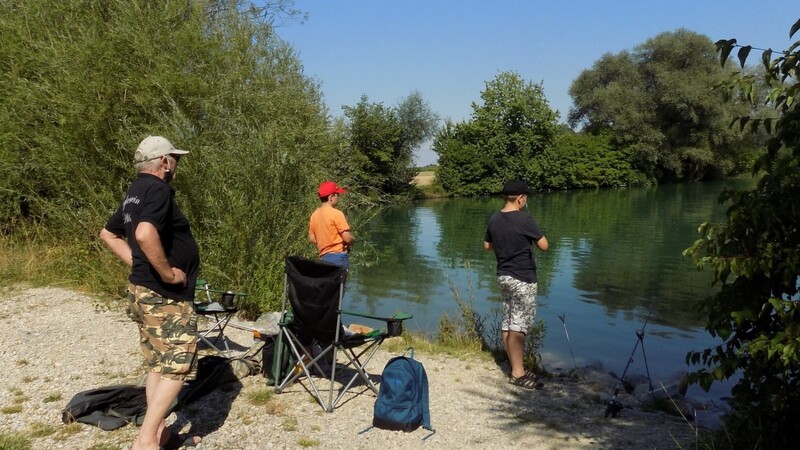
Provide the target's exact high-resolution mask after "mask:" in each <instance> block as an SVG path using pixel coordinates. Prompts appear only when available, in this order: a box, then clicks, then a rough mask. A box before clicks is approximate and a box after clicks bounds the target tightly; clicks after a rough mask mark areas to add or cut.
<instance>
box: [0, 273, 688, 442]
mask: <svg viewBox="0 0 800 450" xmlns="http://www.w3.org/2000/svg"><path fill="white" fill-rule="evenodd" d="M101 304H102V302H99V301H97V300H96V299H93V298H91V297H87V296H85V295H83V294H79V293H76V292H73V291H70V290H65V289H60V288H35V289H23V288H14V289H9V288H7V289H5V290H4V291H3V292H2V293H0V311H3V313H2V323H3V326H2V327H0V339H2V342H4V343H5V345H4V346H3V348H2V350H1V351H0V364H2V374H3V375H2V379H3V388H2V390H0V411H1V412H0V433H2V434H8V433H21V434H23V435H25V436H27V437H28V439H30V441H31V442H32V448H34V449H95V450H99V449H120V448H128V447H129V446H130V443H131V442H132V441H133V439H134V437H135V435H136V432H137V429H136V428H135V427H134V426H131V425H128V426H126V427H123V428H120V429H118V430H115V431H111V432H105V431H102V430H100V429H98V428H95V427H92V426H89V425H80V424H72V425H63V424H62V423H61V409H62V408H63V407H64V406H65V405H66V403H67V402H68V401H69V399H70V398H72V396H73V395H74V394H75V393H77V392H80V391H83V390H87V389H92V388H96V387H101V386H107V385H112V384H120V383H136V382H137V381H138V380H139V379H141V376H142V373H143V368H142V364H141V356H140V354H139V350H138V345H137V343H136V328H135V326H134V324H133V323H132V322H130V321H129V320H128V319H127V317H126V316H125V314H124V312H123V311H122V310H121V308H120V309H115V308H112V309H111V310H109V309H108V308H103V307H101V306H99V305H101ZM231 335H232V337H233V340H234V342H235V343H236V344H238V345H237V348H246V347H247V346H249V345H250V344H251V343H252V337H251V336H250V335H248V334H247V333H246V332H240V331H238V330H231ZM392 356H394V355H393V354H392V353H389V352H385V351H383V350H381V351H380V352H379V353H378V355H377V356H376V359H375V360H374V361H373V362H372V363H370V365H369V366H368V370H369V371H370V372H371V373H372V374H374V375H379V374H380V371H381V369H382V368H383V365H384V364H385V362H386V361H387V360H388V359H389V358H390V357H392ZM416 357H417V359H418V360H420V361H421V362H422V363H423V364H424V365H425V368H426V370H427V373H428V378H429V382H430V409H431V417H432V423H433V426H434V428H435V429H436V430H437V433H436V434H435V435H433V436H432V437H431V438H430V439H428V440H426V441H425V442H422V441H421V438H423V437H425V436H426V435H428V433H427V432H426V431H425V430H422V429H420V430H417V431H415V432H413V433H401V432H391V431H384V430H378V429H373V430H371V431H368V432H366V433H364V434H358V432H359V431H361V430H364V429H365V428H367V427H368V426H369V425H370V423H371V419H372V405H373V403H374V401H375V397H374V395H373V394H372V393H371V392H370V391H369V390H366V392H363V391H364V389H363V388H362V389H360V390H359V391H356V392H355V393H354V394H352V395H350V394H348V396H346V397H345V403H344V404H343V405H341V406H339V407H338V408H337V409H336V410H335V411H334V412H333V413H330V414H326V413H324V412H323V411H322V409H321V408H320V407H319V406H318V405H317V404H316V403H314V401H313V400H312V398H311V397H310V395H309V394H308V393H306V391H305V390H304V389H303V388H302V385H301V384H299V383H298V384H295V385H294V386H292V387H291V388H290V389H288V390H286V391H284V392H283V393H282V394H280V395H272V396H270V394H271V393H272V389H271V388H267V387H266V385H265V383H264V379H263V378H262V377H259V376H251V377H247V378H245V379H243V380H241V382H239V383H234V384H229V385H226V386H221V387H220V388H219V389H217V390H215V391H213V392H212V393H210V394H208V395H207V396H205V397H203V398H201V399H200V400H198V401H196V402H195V403H193V404H191V405H189V406H188V407H187V408H185V409H184V410H183V411H180V412H178V413H176V414H173V415H171V416H170V417H169V418H168V423H171V424H172V425H171V426H172V427H173V428H181V429H182V430H183V431H189V430H191V431H192V432H196V433H199V434H200V435H202V437H203V442H202V444H200V446H199V447H198V448H199V449H263V448H302V447H318V448H346V449H351V448H358V449H362V448H363V449H373V448H418V447H423V446H424V447H425V448H437V449H438V448H448V449H449V448H464V447H474V448H502V447H511V446H514V447H518V448H529V449H597V448H602V449H646V448H650V449H652V448H658V449H666V448H694V447H696V443H695V440H694V431H693V428H692V426H691V425H690V424H689V423H687V422H686V421H684V420H683V419H681V418H680V417H675V416H671V415H667V414H666V413H662V412H645V411H641V410H638V409H625V410H624V411H622V412H621V413H620V415H619V416H618V417H616V418H614V419H605V418H604V417H603V413H604V411H605V401H606V399H607V397H608V392H609V389H608V387H607V386H598V385H594V384H593V383H590V382H588V381H585V380H576V379H574V378H571V377H553V378H550V379H548V380H547V383H546V385H545V388H544V389H543V390H540V391H526V390H523V389H520V388H516V387H514V386H511V385H509V384H508V383H507V381H506V378H505V375H504V374H503V372H502V371H501V370H500V369H499V368H498V367H497V365H495V364H494V363H493V362H489V361H485V360H482V359H480V358H471V359H459V358H453V357H448V356H446V355H442V354H429V353H426V352H425V351H424V350H423V349H418V350H417V354H416ZM267 397H268V398H267ZM621 400H622V401H623V403H625V399H624V398H621Z"/></svg>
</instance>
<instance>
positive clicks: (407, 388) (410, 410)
mask: <svg viewBox="0 0 800 450" xmlns="http://www.w3.org/2000/svg"><path fill="white" fill-rule="evenodd" d="M408 352H410V353H411V354H410V355H409V356H405V354H403V355H402V356H397V357H395V358H392V359H390V360H389V362H388V363H386V367H385V368H384V369H383V373H382V374H381V386H380V391H379V392H378V398H377V399H376V400H375V410H374V414H373V417H372V426H374V427H377V428H382V429H384V430H402V431H414V430H416V429H417V428H419V427H420V426H422V428H424V429H426V430H429V431H434V430H433V428H431V413H430V409H429V405H428V375H427V374H426V373H425V368H424V367H422V364H421V363H420V362H419V361H417V360H415V359H414V349H413V348H409V349H408V351H407V352H406V353H408ZM434 432H435V431H434ZM431 435H432V434H431ZM431 435H428V436H427V437H430V436H431ZM427 437H426V438H425V439H427Z"/></svg>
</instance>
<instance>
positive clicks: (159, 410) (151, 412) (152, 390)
mask: <svg viewBox="0 0 800 450" xmlns="http://www.w3.org/2000/svg"><path fill="white" fill-rule="evenodd" d="M182 387H183V380H169V379H162V378H161V374H159V373H154V372H150V373H148V374H147V382H146V390H145V393H146V396H147V412H146V413H145V415H144V422H143V423H142V428H141V429H139V435H138V436H137V437H136V441H135V442H134V443H133V447H131V450H151V449H158V447H159V443H160V441H161V440H162V438H166V435H164V429H165V427H166V424H165V422H164V415H165V414H166V413H167V410H168V409H169V407H170V405H172V401H173V400H175V398H177V397H178V393H179V392H180V391H181V388H182Z"/></svg>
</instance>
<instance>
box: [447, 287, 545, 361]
mask: <svg viewBox="0 0 800 450" xmlns="http://www.w3.org/2000/svg"><path fill="white" fill-rule="evenodd" d="M448 285H449V287H450V292H451V293H452V294H453V299H454V301H455V302H456V304H457V305H458V312H457V313H455V314H453V315H450V314H447V313H445V314H443V315H442V317H441V318H440V319H439V324H438V335H437V340H438V341H439V343H441V344H443V345H445V346H448V347H452V348H460V349H465V350H467V351H473V352H477V351H481V352H486V353H489V354H490V355H491V356H492V357H493V358H494V360H495V361H496V362H497V363H502V362H503V361H506V360H507V355H506V350H505V348H504V346H503V343H502V338H501V333H502V330H501V317H500V316H501V314H500V310H499V309H497V308H495V309H494V310H493V311H492V313H489V314H480V313H479V312H478V311H477V309H476V308H475V290H474V289H473V287H472V279H471V277H469V276H468V277H467V283H466V288H467V298H464V296H463V295H462V294H461V291H460V289H459V288H458V286H456V285H455V284H454V283H453V282H452V281H449V282H448ZM545 331H546V328H545V326H544V321H542V320H538V321H536V322H535V323H533V324H531V326H530V328H529V329H528V330H527V333H526V335H525V352H524V355H523V363H524V364H525V367H526V368H527V369H528V370H531V371H534V372H537V373H545V372H546V371H545V369H544V367H542V365H541V361H542V356H541V354H540V352H539V350H540V349H541V347H542V342H543V341H544V334H545Z"/></svg>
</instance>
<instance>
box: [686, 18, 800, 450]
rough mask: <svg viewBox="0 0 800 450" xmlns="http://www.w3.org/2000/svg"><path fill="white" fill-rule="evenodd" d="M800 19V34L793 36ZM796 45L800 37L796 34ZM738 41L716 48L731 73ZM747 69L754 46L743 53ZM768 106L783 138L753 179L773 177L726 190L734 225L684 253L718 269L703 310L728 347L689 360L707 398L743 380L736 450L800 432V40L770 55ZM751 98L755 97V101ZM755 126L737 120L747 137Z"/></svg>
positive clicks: (706, 232)
mask: <svg viewBox="0 0 800 450" xmlns="http://www.w3.org/2000/svg"><path fill="white" fill-rule="evenodd" d="M798 27H800V20H799V21H798V22H797V23H796V24H795V25H794V27H792V33H791V34H792V35H793V34H794V33H795V32H796V31H797V29H798ZM790 36H791V35H790ZM734 46H736V41H735V40H723V41H719V42H717V48H718V49H719V50H720V54H721V57H722V62H723V64H725V62H726V60H727V57H728V55H729V54H730V51H731V50H732V48H733V47H734ZM740 48H741V50H740V51H739V59H740V64H741V65H742V66H743V65H744V63H745V61H746V59H747V56H748V55H749V47H740ZM762 61H763V64H764V68H765V74H764V83H765V84H766V85H768V86H770V87H771V91H770V92H769V94H768V95H767V98H766V102H767V104H771V105H772V106H773V107H774V108H775V111H776V112H777V117H774V118H772V119H763V120H758V121H757V124H758V125H757V127H759V128H760V127H763V128H764V129H766V131H767V132H772V131H774V135H773V136H772V137H771V138H770V140H769V142H768V145H767V151H766V153H765V154H764V155H763V156H761V157H760V158H759V159H758V161H757V163H756V165H755V166H754V169H753V170H754V171H763V173H764V175H763V177H762V178H761V179H760V180H759V182H758V184H757V186H756V188H755V189H753V190H752V191H740V192H735V191H726V192H723V194H722V195H721V196H720V201H728V200H730V201H731V202H732V205H731V207H730V208H729V209H728V212H727V216H728V220H727V223H726V224H708V223H706V224H703V225H701V226H700V229H699V231H700V234H701V238H700V239H699V240H698V241H697V242H696V243H695V244H694V245H693V246H692V247H691V248H689V249H687V250H686V251H685V252H684V253H685V254H688V255H692V257H693V258H694V260H695V262H696V263H697V265H698V266H701V267H702V266H706V265H707V266H711V267H712V268H713V269H714V278H713V279H714V282H715V283H719V284H720V285H721V287H720V290H719V293H718V294H716V295H714V296H712V297H710V298H708V299H706V300H705V301H704V302H702V303H701V305H700V306H701V308H702V311H703V312H704V313H705V314H706V315H707V319H708V322H707V325H706V329H707V330H708V331H709V332H710V333H711V334H712V335H713V336H719V337H720V338H721V339H722V340H723V343H722V344H720V345H719V346H717V347H715V348H711V349H706V350H704V351H701V352H692V353H690V354H689V355H687V361H690V362H692V363H702V364H704V365H705V366H706V367H707V368H703V369H700V370H699V371H697V372H696V373H694V374H693V375H692V380H693V381H694V382H698V383H700V385H701V386H703V387H704V388H706V389H708V388H709V386H710V385H711V384H712V383H713V382H715V381H717V380H722V379H725V378H729V377H731V376H733V375H734V374H737V373H740V374H741V378H740V380H739V381H738V382H737V383H736V385H735V386H734V388H733V402H732V403H733V407H734V410H733V413H732V414H731V417H730V418H729V422H730V423H729V425H730V426H729V427H728V430H730V431H731V432H732V433H733V440H734V442H735V447H737V448H789V447H790V446H792V444H791V443H792V442H793V441H794V438H795V437H794V435H793V433H791V432H790V430H795V429H796V428H797V424H798V423H800V410H798V408H797V405H800V304H798V298H799V297H798V287H799V286H800V278H798V277H799V276H800V252H799V251H798V249H800V229H799V228H798V225H797V224H798V223H800V170H798V169H800V109H798V108H797V104H796V102H795V96H796V95H797V92H798V89H800V88H798V86H800V85H798V70H800V41H796V42H795V43H794V44H793V45H792V46H791V47H790V48H789V50H787V51H786V52H784V53H783V54H782V55H781V56H780V57H778V58H776V59H772V51H771V50H767V51H765V52H764V53H763V55H762ZM752 81H753V80H752V79H751V78H748V75H747V74H746V73H744V72H742V73H735V74H733V75H732V76H731V79H730V80H728V82H727V83H726V85H727V86H728V87H729V88H731V89H732V88H740V89H741V90H742V91H743V92H748V93H750V92H752V91H749V90H748V89H749V88H748V87H747V86H748V85H749V84H750V83H752ZM748 95H749V94H748ZM748 119H749V118H748V117H743V118H741V119H739V120H737V121H736V122H735V123H734V125H736V124H739V126H740V127H742V128H744V126H745V125H747V123H749V122H750V123H752V122H751V121H750V120H748Z"/></svg>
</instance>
